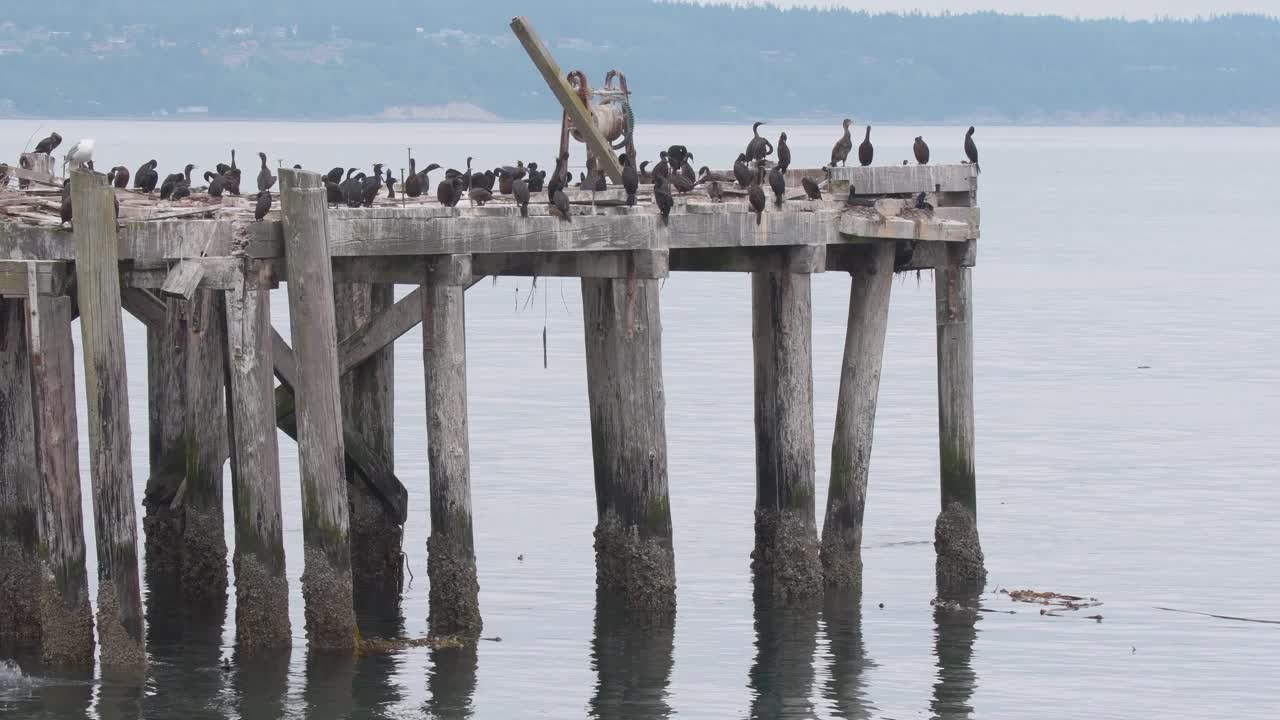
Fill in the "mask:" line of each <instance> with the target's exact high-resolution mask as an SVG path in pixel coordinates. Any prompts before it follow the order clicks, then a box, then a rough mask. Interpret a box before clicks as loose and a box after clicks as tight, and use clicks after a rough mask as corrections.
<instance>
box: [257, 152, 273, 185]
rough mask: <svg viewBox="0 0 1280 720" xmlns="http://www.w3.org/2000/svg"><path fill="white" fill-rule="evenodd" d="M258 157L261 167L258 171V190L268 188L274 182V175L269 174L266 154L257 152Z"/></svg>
mask: <svg viewBox="0 0 1280 720" xmlns="http://www.w3.org/2000/svg"><path fill="white" fill-rule="evenodd" d="M258 157H259V158H262V169H261V170H259V171H258V192H262V191H263V190H270V189H271V186H272V185H275V184H276V176H275V175H272V174H271V170H270V168H268V167H267V154H266V153H264V152H260V153H258Z"/></svg>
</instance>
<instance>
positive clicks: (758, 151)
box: [746, 122, 773, 160]
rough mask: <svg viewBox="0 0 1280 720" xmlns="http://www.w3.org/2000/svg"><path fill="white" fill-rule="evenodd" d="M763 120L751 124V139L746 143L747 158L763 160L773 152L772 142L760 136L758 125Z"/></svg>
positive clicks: (761, 123)
mask: <svg viewBox="0 0 1280 720" xmlns="http://www.w3.org/2000/svg"><path fill="white" fill-rule="evenodd" d="M761 125H764V123H763V122H757V123H755V124H754V125H752V126H751V135H752V137H751V141H750V142H748V143H747V152H746V156H747V159H748V160H763V159H765V158H767V157H769V155H771V154H773V144H772V143H770V142H769V141H768V140H767V139H766V138H762V137H760V126H761Z"/></svg>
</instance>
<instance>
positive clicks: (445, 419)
mask: <svg viewBox="0 0 1280 720" xmlns="http://www.w3.org/2000/svg"><path fill="white" fill-rule="evenodd" d="M468 260H469V258H468ZM439 263H440V264H441V265H453V264H455V260H454V259H453V258H448V257H446V258H443V259H441V260H440V261H439ZM462 274H464V275H466V277H457V276H456V275H457V273H452V272H448V271H447V270H446V269H445V268H444V267H440V266H437V267H436V268H433V269H432V270H430V271H429V272H428V277H427V278H426V280H427V282H426V283H425V284H424V288H425V290H426V291H425V292H424V293H423V295H422V297H423V305H422V358H423V365H424V370H425V378H426V395H427V462H428V465H429V467H430V472H431V537H430V539H428V540H427V574H428V576H429V577H430V582H431V597H430V603H431V614H430V619H429V625H430V627H431V632H432V634H435V635H450V634H465V635H475V634H479V632H480V628H481V624H482V623H481V619H480V600H479V593H480V585H479V581H478V580H477V579H476V554H475V541H474V537H473V532H472V525H471V454H470V439H469V430H468V426H469V423H468V420H467V333H466V308H465V298H466V281H467V280H469V276H470V270H469V266H468V268H467V269H466V270H465V272H463V273H462ZM451 275H453V276H454V277H450V276H451Z"/></svg>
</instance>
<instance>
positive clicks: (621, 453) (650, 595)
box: [582, 278, 676, 609]
mask: <svg viewBox="0 0 1280 720" xmlns="http://www.w3.org/2000/svg"><path fill="white" fill-rule="evenodd" d="M658 283H659V281H658V280H655V279H637V278H626V279H611V278H583V279H582V314H583V325H584V329H585V335H586V359H587V395H588V399H589V402H590V407H591V445H592V455H593V458H594V467H595V485H596V530H595V551H596V586H597V588H598V589H599V590H601V591H604V592H607V593H615V594H621V595H622V596H624V597H625V602H626V604H627V605H629V606H631V607H647V608H668V609H671V608H674V607H675V587H676V576H675V555H674V552H673V549H672V545H671V501H670V499H669V497H668V495H667V429H666V398H665V395H664V393H663V382H662V317H661V313H660V311H659V303H658V299H659V298H658Z"/></svg>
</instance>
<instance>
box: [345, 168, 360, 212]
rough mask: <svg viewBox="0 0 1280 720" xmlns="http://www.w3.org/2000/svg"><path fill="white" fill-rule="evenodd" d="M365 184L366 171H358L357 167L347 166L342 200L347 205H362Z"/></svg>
mask: <svg viewBox="0 0 1280 720" xmlns="http://www.w3.org/2000/svg"><path fill="white" fill-rule="evenodd" d="M363 184H364V173H357V172H356V168H347V178H346V179H345V180H343V181H342V185H341V186H340V188H341V190H342V201H343V202H344V203H346V204H347V207H360V200H361V199H362V193H361V190H360V188H361V186H362V185H363Z"/></svg>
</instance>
